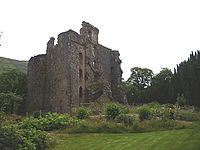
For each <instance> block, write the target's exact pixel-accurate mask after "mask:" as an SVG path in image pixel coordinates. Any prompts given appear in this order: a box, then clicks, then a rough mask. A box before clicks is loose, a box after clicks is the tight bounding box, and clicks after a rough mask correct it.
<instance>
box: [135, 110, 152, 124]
mask: <svg viewBox="0 0 200 150" xmlns="http://www.w3.org/2000/svg"><path fill="white" fill-rule="evenodd" d="M138 113H139V118H140V120H141V121H143V120H145V119H149V118H150V116H151V114H152V113H151V110H150V108H148V107H141V108H139V110H138Z"/></svg>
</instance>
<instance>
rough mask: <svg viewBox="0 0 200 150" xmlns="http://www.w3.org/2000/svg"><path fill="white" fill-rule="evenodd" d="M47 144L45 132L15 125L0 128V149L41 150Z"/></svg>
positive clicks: (47, 138)
mask: <svg viewBox="0 0 200 150" xmlns="http://www.w3.org/2000/svg"><path fill="white" fill-rule="evenodd" d="M48 145H49V137H48V135H47V133H46V132H42V131H39V130H35V129H20V128H18V127H17V126H10V127H8V126H4V127H2V128H0V149H15V150H36V149H38V150H43V149H45V148H47V147H48Z"/></svg>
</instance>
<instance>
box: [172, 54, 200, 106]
mask: <svg viewBox="0 0 200 150" xmlns="http://www.w3.org/2000/svg"><path fill="white" fill-rule="evenodd" d="M174 75H175V83H176V89H175V91H176V93H177V95H178V94H184V96H185V97H186V99H187V104H189V105H195V106H200V92H199V89H200V51H196V52H195V53H194V52H192V53H191V54H190V57H189V58H188V60H187V61H183V62H181V63H180V64H179V65H177V68H176V69H175V73H174Z"/></svg>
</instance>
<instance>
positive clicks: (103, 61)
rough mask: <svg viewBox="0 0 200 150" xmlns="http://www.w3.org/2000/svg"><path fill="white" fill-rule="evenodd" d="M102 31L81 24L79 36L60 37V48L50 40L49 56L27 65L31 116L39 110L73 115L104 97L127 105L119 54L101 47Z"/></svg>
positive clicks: (75, 34)
mask: <svg viewBox="0 0 200 150" xmlns="http://www.w3.org/2000/svg"><path fill="white" fill-rule="evenodd" d="M98 33H99V30H98V29H97V28H96V27H94V26H92V25H91V24H89V23H87V22H82V28H81V29H80V34H78V33H76V32H75V31H73V30H69V31H67V32H63V33H60V34H59V35H58V39H57V44H54V40H55V39H54V38H53V37H51V38H50V40H49V41H48V43H47V50H46V54H43V55H38V56H34V57H32V58H31V59H30V60H29V63H28V96H27V103H26V108H27V111H28V112H33V111H37V110H44V111H54V112H59V113H70V112H71V111H72V108H75V107H78V106H79V105H80V104H81V103H90V102H93V101H95V100H97V99H98V98H99V97H100V96H101V95H106V96H107V97H108V98H109V99H113V100H115V101H118V102H121V103H126V99H125V95H124V93H123V92H122V90H121V80H122V70H121V67H120V64H121V60H120V59H119V55H120V54H119V52H118V51H116V50H111V49H109V48H107V47H105V46H102V45H100V44H99V43H98Z"/></svg>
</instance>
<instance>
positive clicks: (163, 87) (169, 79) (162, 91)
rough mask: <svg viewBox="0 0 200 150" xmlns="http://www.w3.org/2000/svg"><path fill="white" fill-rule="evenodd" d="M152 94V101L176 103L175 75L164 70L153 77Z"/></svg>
mask: <svg viewBox="0 0 200 150" xmlns="http://www.w3.org/2000/svg"><path fill="white" fill-rule="evenodd" d="M150 92H151V101H157V102H159V103H175V99H174V75H173V73H172V71H171V70H170V69H168V68H162V70H161V71H160V72H159V73H158V74H157V75H155V76H154V77H153V79H152V86H151V88H150Z"/></svg>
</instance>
